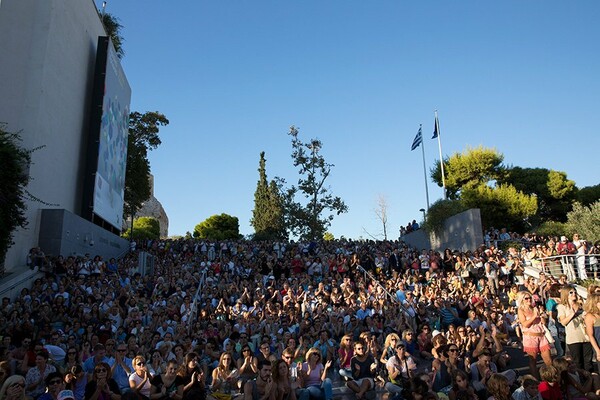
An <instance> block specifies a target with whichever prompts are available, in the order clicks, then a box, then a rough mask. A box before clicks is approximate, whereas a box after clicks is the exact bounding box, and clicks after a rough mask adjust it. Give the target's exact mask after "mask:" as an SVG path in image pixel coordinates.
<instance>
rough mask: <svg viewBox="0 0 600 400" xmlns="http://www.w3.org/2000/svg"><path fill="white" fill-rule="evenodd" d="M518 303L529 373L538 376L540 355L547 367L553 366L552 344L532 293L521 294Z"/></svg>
mask: <svg viewBox="0 0 600 400" xmlns="http://www.w3.org/2000/svg"><path fill="white" fill-rule="evenodd" d="M517 302H518V304H519V310H518V317H519V323H520V324H521V332H522V333H523V352H525V353H527V355H528V356H529V371H530V372H531V374H532V375H534V376H537V375H538V369H537V366H536V359H537V355H538V354H539V353H541V354H542V359H543V360H544V363H545V364H546V365H548V366H550V365H552V357H551V355H550V343H549V342H548V339H546V330H545V329H544V323H543V321H542V318H541V316H540V311H539V309H538V307H537V306H535V305H533V299H532V296H531V293H529V292H527V291H522V292H519V295H518V297H517ZM538 377H539V376H538Z"/></svg>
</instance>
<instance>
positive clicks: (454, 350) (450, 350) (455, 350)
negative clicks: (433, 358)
mask: <svg viewBox="0 0 600 400" xmlns="http://www.w3.org/2000/svg"><path fill="white" fill-rule="evenodd" d="M448 351H449V352H450V353H456V352H457V351H458V349H448Z"/></svg>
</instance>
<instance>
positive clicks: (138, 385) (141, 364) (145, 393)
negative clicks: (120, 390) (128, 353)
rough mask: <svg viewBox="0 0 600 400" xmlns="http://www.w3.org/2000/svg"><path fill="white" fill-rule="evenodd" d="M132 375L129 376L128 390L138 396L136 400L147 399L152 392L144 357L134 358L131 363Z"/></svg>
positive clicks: (150, 376)
mask: <svg viewBox="0 0 600 400" xmlns="http://www.w3.org/2000/svg"><path fill="white" fill-rule="evenodd" d="M131 366H132V367H133V373H132V374H131V375H129V388H130V389H131V391H132V392H133V393H135V394H136V395H137V396H138V399H143V400H145V399H149V398H150V393H151V391H152V384H151V383H150V378H152V375H150V372H148V368H147V367H146V359H145V358H144V356H139V355H138V356H135V357H134V358H133V360H132V361H131Z"/></svg>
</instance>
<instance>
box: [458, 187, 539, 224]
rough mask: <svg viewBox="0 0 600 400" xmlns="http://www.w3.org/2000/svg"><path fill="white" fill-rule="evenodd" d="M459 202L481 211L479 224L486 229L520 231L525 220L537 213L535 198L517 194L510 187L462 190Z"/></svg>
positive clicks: (517, 192) (513, 188)
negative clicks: (493, 227)
mask: <svg viewBox="0 0 600 400" xmlns="http://www.w3.org/2000/svg"><path fill="white" fill-rule="evenodd" d="M461 200H462V202H463V203H464V205H465V206H467V207H468V208H479V209H481V220H482V221H481V222H482V223H483V225H484V226H487V227H490V226H501V227H507V228H509V229H513V230H521V231H522V230H524V229H525V227H526V226H527V222H526V221H527V219H528V218H530V217H531V216H532V215H535V213H536V212H537V199H536V197H535V196H532V195H527V194H524V193H522V192H519V191H518V190H517V189H515V187H514V186H511V185H500V186H498V187H496V188H491V187H489V186H487V185H479V186H476V187H473V188H469V189H463V190H462V193H461Z"/></svg>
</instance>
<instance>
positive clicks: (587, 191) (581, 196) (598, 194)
mask: <svg viewBox="0 0 600 400" xmlns="http://www.w3.org/2000/svg"><path fill="white" fill-rule="evenodd" d="M576 198H577V201H578V202H579V203H581V204H582V205H584V206H589V205H590V204H592V203H595V202H596V201H598V200H600V184H598V185H595V186H586V187H583V188H581V189H579V191H578V192H577V195H576Z"/></svg>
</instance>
